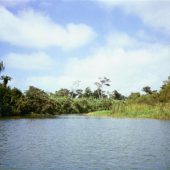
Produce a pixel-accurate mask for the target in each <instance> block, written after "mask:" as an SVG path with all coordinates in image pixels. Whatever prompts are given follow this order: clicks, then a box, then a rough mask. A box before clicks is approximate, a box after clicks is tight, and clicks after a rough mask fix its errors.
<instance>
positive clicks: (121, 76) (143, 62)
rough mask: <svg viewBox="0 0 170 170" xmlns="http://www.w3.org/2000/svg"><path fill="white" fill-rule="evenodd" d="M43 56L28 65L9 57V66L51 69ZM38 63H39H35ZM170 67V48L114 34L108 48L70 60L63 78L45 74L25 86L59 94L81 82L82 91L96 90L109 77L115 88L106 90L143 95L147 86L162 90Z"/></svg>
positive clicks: (47, 60) (28, 78) (20, 59)
mask: <svg viewBox="0 0 170 170" xmlns="http://www.w3.org/2000/svg"><path fill="white" fill-rule="evenodd" d="M9 56H11V55H9ZM12 56H13V55H12ZM38 56H39V58H37V57H38ZM42 56H43V55H37V56H36V55H32V57H31V58H32V60H31V59H30V61H29V62H26V60H24V59H23V58H26V57H21V56H20V57H19V60H17V57H18V56H17V57H16V56H15V55H14V57H7V58H8V62H5V63H8V65H9V64H10V66H11V67H17V68H18V67H20V69H24V68H27V69H32V68H31V67H33V68H34V67H41V68H42V69H43V68H48V67H51V65H52V63H54V61H53V60H52V58H51V57H49V56H48V57H47V56H46V57H42ZM34 59H35V60H36V59H37V60H36V61H33V60H34ZM39 60H40V61H41V62H42V64H40V63H41V62H40V61H39ZM24 62H25V64H24ZM49 62H50V63H49ZM19 63H21V64H19ZM27 63H28V64H27ZM32 63H35V66H32V65H31V64H32ZM43 63H44V64H43ZM20 65H22V66H20ZM29 65H30V67H29ZM169 65H170V48H169V46H168V45H164V44H158V43H146V42H143V41H142V42H141V41H139V40H138V39H136V38H134V37H130V36H128V35H127V34H125V33H120V32H114V33H112V34H109V35H108V36H107V37H106V43H105V45H104V46H99V47H98V48H96V49H95V50H94V51H93V53H92V54H89V55H88V56H86V57H84V58H70V59H69V60H68V61H66V64H65V65H64V66H62V68H60V67H57V68H59V69H62V73H60V75H55V73H56V70H53V71H52V72H51V73H52V74H51V75H50V74H49V73H45V74H41V76H39V75H38V74H35V75H34V76H32V77H27V79H26V80H24V83H23V84H25V86H26V87H28V86H29V85H33V86H37V87H39V88H42V89H44V90H47V91H55V90H57V89H59V88H69V89H71V88H72V85H73V82H74V81H75V80H80V81H81V83H80V88H85V87H87V86H90V87H91V88H93V89H94V88H95V86H94V82H95V81H97V80H98V77H102V76H106V77H108V78H110V79H111V81H112V83H111V87H110V88H107V89H106V90H114V89H116V90H118V91H120V92H121V93H123V94H125V95H127V94H129V93H130V92H132V91H140V90H141V89H142V87H144V86H146V85H149V86H151V88H153V89H159V87H160V86H161V85H162V81H163V80H166V79H167V77H168V76H169V73H170V68H169ZM41 68H40V69H41ZM37 69H38V68H37ZM54 75H55V76H54Z"/></svg>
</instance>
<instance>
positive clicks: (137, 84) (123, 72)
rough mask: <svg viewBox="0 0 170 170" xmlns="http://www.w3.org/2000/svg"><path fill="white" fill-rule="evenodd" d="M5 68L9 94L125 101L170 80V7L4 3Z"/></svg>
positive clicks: (166, 1)
mask: <svg viewBox="0 0 170 170" xmlns="http://www.w3.org/2000/svg"><path fill="white" fill-rule="evenodd" d="M0 61H3V62H4V65H5V71H4V72H2V73H1V74H3V75H10V76H11V77H12V81H11V82H10V86H12V87H17V88H19V89H21V90H23V91H25V90H27V89H28V87H29V86H30V85H32V86H35V87H38V88H41V89H43V90H45V91H48V92H55V91H56V90H59V89H60V88H68V89H71V88H73V86H74V82H75V81H77V80H79V81H81V82H80V83H79V88H85V87H88V86H89V87H91V88H92V89H95V88H96V87H95V85H94V82H96V81H98V78H99V77H104V76H105V77H107V78H109V79H110V80H111V86H110V87H108V88H107V89H105V90H108V91H113V90H118V91H119V92H120V93H122V94H124V95H129V94H130V93H131V92H137V91H141V89H142V88H143V87H144V86H150V87H151V88H152V89H153V90H159V88H160V86H161V85H162V82H163V81H164V80H167V78H168V76H170V0H140V1H137V0H136V1H135V0H131V1H128V0H0Z"/></svg>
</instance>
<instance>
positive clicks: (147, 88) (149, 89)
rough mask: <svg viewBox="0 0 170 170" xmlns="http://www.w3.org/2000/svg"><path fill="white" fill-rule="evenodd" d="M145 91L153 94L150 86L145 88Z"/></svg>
mask: <svg viewBox="0 0 170 170" xmlns="http://www.w3.org/2000/svg"><path fill="white" fill-rule="evenodd" d="M143 91H144V92H145V93H146V94H152V90H151V88H150V87H149V86H145V87H143Z"/></svg>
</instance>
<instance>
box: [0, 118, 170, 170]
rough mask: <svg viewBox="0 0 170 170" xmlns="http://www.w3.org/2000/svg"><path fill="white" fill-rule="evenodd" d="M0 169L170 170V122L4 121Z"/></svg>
mask: <svg viewBox="0 0 170 170" xmlns="http://www.w3.org/2000/svg"><path fill="white" fill-rule="evenodd" d="M0 169H3V170H8V169H12V170H13V169H16V170H20V169H23V170H46V169H50V170H53V169H54V170H77V169H83V170H90V169H92V170H95V169H96V170H109V169H110V170H113V169H118V170H119V169H121V170H125V169H142V170H143V169H148V170H161V169H170V121H160V120H144V119H141V120H140V119H138V120H137V119H112V118H94V117H87V116H74V115H71V116H60V117H58V118H56V119H18V120H1V121H0Z"/></svg>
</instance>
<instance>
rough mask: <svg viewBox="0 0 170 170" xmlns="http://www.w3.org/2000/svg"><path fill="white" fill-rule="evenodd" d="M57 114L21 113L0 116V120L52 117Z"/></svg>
mask: <svg viewBox="0 0 170 170" xmlns="http://www.w3.org/2000/svg"><path fill="white" fill-rule="evenodd" d="M56 116H57V115H51V114H36V113H32V114H28V115H23V116H20V115H19V116H5V117H0V120H5V119H46V118H49V119H52V118H56Z"/></svg>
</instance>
